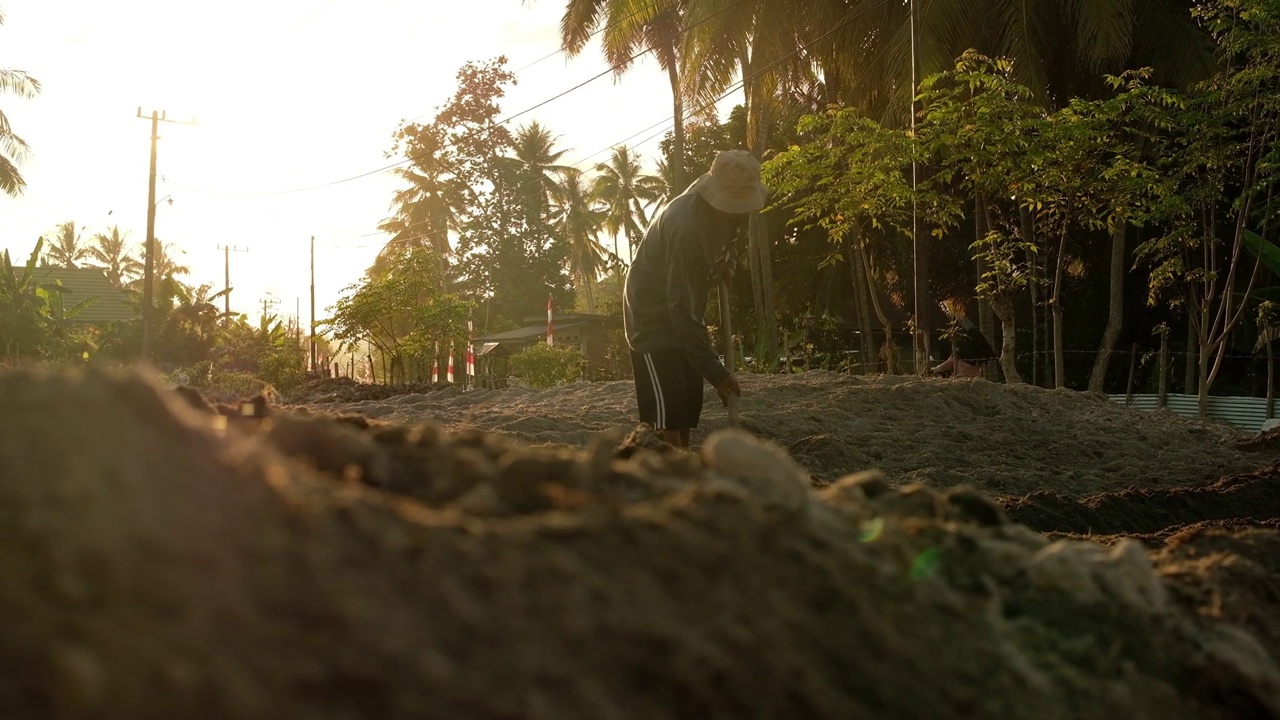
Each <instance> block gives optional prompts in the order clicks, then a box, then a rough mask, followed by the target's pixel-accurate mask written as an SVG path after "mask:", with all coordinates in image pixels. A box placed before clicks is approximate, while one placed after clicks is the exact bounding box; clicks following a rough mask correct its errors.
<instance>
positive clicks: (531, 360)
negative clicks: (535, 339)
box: [511, 343, 585, 388]
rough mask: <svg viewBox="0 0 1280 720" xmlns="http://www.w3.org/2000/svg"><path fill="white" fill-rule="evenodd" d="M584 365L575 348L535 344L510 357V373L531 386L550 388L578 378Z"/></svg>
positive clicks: (580, 355)
mask: <svg viewBox="0 0 1280 720" xmlns="http://www.w3.org/2000/svg"><path fill="white" fill-rule="evenodd" d="M584 364H585V361H584V360H583V358H582V353H580V352H578V350H577V348H571V347H565V346H563V345H547V344H546V343H535V344H533V345H530V346H529V347H527V348H525V349H524V350H521V351H520V352H518V353H516V354H515V355H513V356H511V374H512V375H515V376H516V377H518V378H520V379H521V380H524V381H525V382H526V383H528V384H529V385H530V386H531V387H535V388H553V387H559V386H560V385H567V384H569V383H571V382H574V381H575V380H577V379H578V378H580V377H582V368H583V366H584Z"/></svg>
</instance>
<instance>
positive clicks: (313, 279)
mask: <svg viewBox="0 0 1280 720" xmlns="http://www.w3.org/2000/svg"><path fill="white" fill-rule="evenodd" d="M316 369H317V368H316V236H315V235H312V236H311V372H316Z"/></svg>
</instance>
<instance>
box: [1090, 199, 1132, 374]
mask: <svg viewBox="0 0 1280 720" xmlns="http://www.w3.org/2000/svg"><path fill="white" fill-rule="evenodd" d="M1108 224H1109V225H1110V228H1109V229H1110V230H1111V299H1110V310H1109V311H1108V313H1107V327H1106V329H1105V330H1103V331H1102V346H1101V347H1099V348H1098V356H1097V357H1096V358H1095V359H1094V361H1093V372H1091V373H1090V374H1089V391H1090V392H1102V387H1103V384H1104V383H1105V382H1106V380H1107V367H1108V365H1110V362H1111V353H1112V352H1113V351H1114V350H1115V348H1116V342H1117V341H1118V340H1119V339H1120V331H1121V330H1122V329H1123V328H1124V274H1125V251H1124V250H1125V248H1124V239H1125V229H1126V228H1127V227H1128V224H1127V223H1126V222H1124V221H1123V220H1112V221H1111V222H1110V223H1108Z"/></svg>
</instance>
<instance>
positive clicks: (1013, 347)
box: [991, 298, 1022, 385]
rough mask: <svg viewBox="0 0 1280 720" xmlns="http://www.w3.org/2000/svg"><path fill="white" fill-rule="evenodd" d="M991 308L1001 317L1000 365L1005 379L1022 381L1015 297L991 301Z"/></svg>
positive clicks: (1007, 380) (1015, 381)
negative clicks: (1019, 369) (1019, 371)
mask: <svg viewBox="0 0 1280 720" xmlns="http://www.w3.org/2000/svg"><path fill="white" fill-rule="evenodd" d="M991 308H992V309H993V310H994V311H995V313H996V315H997V316H998V317H999V318H1000V367H1001V369H1003V370H1004V381H1005V382H1006V383H1008V384H1010V385H1013V384H1015V383H1021V382H1022V375H1020V374H1019V373H1018V335H1017V326H1016V324H1015V323H1016V316H1015V313H1014V306H1013V299H1012V298H1010V299H1007V300H1002V301H1000V302H993V303H991Z"/></svg>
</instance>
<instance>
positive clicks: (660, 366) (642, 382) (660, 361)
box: [631, 349, 689, 448]
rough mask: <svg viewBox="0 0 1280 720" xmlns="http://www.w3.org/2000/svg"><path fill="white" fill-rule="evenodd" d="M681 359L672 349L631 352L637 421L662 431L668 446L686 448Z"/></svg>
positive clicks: (686, 433)
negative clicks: (638, 412) (637, 412)
mask: <svg viewBox="0 0 1280 720" xmlns="http://www.w3.org/2000/svg"><path fill="white" fill-rule="evenodd" d="M682 359H683V355H682V354H680V352H679V351H678V350H674V349H672V350H659V351H655V352H650V353H639V352H634V351H633V352H632V353H631V368H632V370H633V371H634V373H635V383H636V403H637V405H638V406H639V409H640V421H641V422H644V423H648V425H649V426H650V427H652V428H654V429H655V430H656V431H658V432H660V433H662V439H663V440H664V441H666V443H667V444H668V445H672V446H674V447H679V448H687V447H689V430H688V423H687V421H686V420H685V412H684V407H683V406H682V403H681V398H682V397H683V394H684V393H683V389H684V388H683V385H684V378H683V373H682V370H681V367H680V365H679V361H680V360H682Z"/></svg>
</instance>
